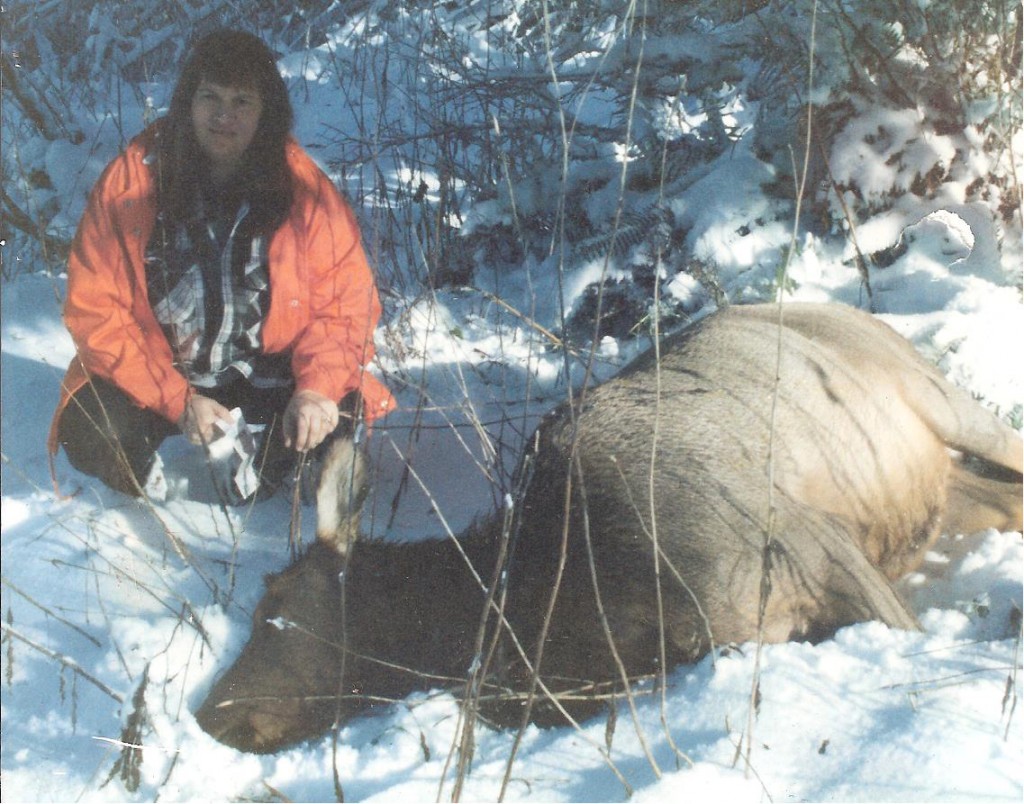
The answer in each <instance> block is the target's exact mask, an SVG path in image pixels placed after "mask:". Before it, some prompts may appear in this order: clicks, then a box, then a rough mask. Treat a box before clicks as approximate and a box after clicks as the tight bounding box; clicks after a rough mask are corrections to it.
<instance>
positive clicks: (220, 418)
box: [178, 394, 231, 444]
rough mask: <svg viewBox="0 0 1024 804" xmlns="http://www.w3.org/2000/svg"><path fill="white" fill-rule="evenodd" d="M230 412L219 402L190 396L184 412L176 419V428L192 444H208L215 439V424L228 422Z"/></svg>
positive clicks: (201, 396)
mask: <svg viewBox="0 0 1024 804" xmlns="http://www.w3.org/2000/svg"><path fill="white" fill-rule="evenodd" d="M230 421H231V411H230V410H228V409H227V408H226V407H224V406H223V405H222V404H220V402H217V401H215V400H213V399H210V398H209V397H208V396H203V395H202V394H192V395H191V396H190V397H189V400H188V403H187V404H186V405H185V412H184V413H182V414H181V418H180V419H178V427H179V428H181V432H182V433H184V434H185V438H187V439H188V440H189V441H191V442H192V443H193V444H209V443H210V442H211V441H213V440H214V439H215V438H216V435H217V433H216V432H215V431H214V426H215V425H216V424H217V422H230Z"/></svg>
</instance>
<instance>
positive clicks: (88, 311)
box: [49, 128, 394, 453]
mask: <svg viewBox="0 0 1024 804" xmlns="http://www.w3.org/2000/svg"><path fill="white" fill-rule="evenodd" d="M153 136H154V130H153V128H150V129H147V130H146V131H144V132H143V133H142V134H141V135H139V136H138V137H136V138H135V139H134V140H133V141H132V142H131V143H129V145H128V147H127V148H126V150H125V151H124V153H122V154H121V155H120V156H118V157H117V158H116V159H114V161H113V162H111V163H110V165H108V166H107V168H106V170H105V171H104V173H103V175H102V176H101V177H100V179H99V181H98V182H97V183H96V186H95V187H94V188H93V190H92V193H91V195H90V197H89V202H88V204H87V207H86V210H85V214H84V215H83V216H82V221H81V223H80V224H79V227H78V232H77V234H76V235H75V240H74V243H73V244H72V247H71V256H70V257H69V259H68V290H67V301H66V302H65V306H64V323H65V324H66V326H67V328H68V330H69V331H70V332H71V336H72V338H73V339H74V342H75V346H76V348H77V351H78V354H77V357H76V358H75V359H74V360H73V361H72V362H71V365H70V366H69V367H68V371H67V374H66V375H65V377H64V382H63V384H62V388H61V401H60V406H59V407H58V409H57V413H56V415H55V416H54V420H53V424H52V426H51V428H50V438H49V447H50V451H51V453H54V452H56V450H57V438H56V431H57V421H58V420H59V417H60V414H61V412H62V411H63V409H64V407H65V405H66V404H67V402H68V400H69V399H70V397H71V395H72V394H74V393H75V391H77V390H78V389H79V388H81V387H82V385H84V384H85V383H86V382H87V381H88V379H89V376H90V375H92V376H96V377H101V378H103V379H106V380H108V381H110V382H112V383H113V384H115V385H116V386H118V387H119V388H121V389H122V390H123V391H125V392H126V393H127V394H128V395H129V396H130V397H131V398H132V399H133V400H134V401H135V402H136V403H137V404H138V405H139V406H140V407H144V408H148V409H150V410H154V411H156V412H157V413H159V414H160V415H162V416H164V417H165V418H166V419H168V420H169V421H171V422H176V421H178V419H179V418H180V417H181V414H182V412H183V411H184V409H185V402H186V397H187V396H188V394H189V391H190V389H189V384H188V380H186V379H185V377H184V376H183V375H182V374H181V373H180V372H179V371H178V369H177V368H175V365H174V358H173V355H172V351H171V346H170V344H169V343H168V342H167V338H166V337H165V336H164V334H163V330H162V329H161V328H160V325H159V323H157V320H156V317H155V316H154V314H153V310H152V308H151V307H150V304H149V299H148V297H147V290H146V278H145V273H144V267H143V266H144V263H143V253H144V251H145V248H146V245H147V243H148V242H149V237H150V233H151V232H152V230H153V226H154V224H155V221H156V193H155V182H154V175H153V168H151V167H150V164H151V162H152V159H151V158H150V157H149V156H148V154H149V153H150V152H151V150H152V149H151V147H150V146H151V144H152V142H153ZM287 158H288V167H289V169H290V170H291V173H292V178H293V184H294V192H295V198H294V202H293V204H292V209H291V212H290V214H289V216H288V219H287V220H286V221H285V222H284V224H282V225H281V227H280V228H279V229H278V230H277V231H276V232H275V233H274V235H273V237H272V238H271V240H270V243H269V252H268V254H269V262H270V266H269V268H270V307H269V311H268V313H267V315H266V318H265V320H264V322H263V328H262V335H261V337H262V347H263V351H264V352H265V353H268V354H271V353H281V352H288V353H290V354H291V366H292V375H293V377H294V379H295V382H296V388H297V390H307V389H308V390H312V391H317V392H318V393H321V394H323V395H324V396H326V397H328V398H330V399H335V400H341V398H342V397H344V396H345V395H346V394H347V393H348V392H350V391H354V390H359V391H360V392H361V393H362V396H363V400H364V403H365V404H364V412H365V415H366V417H367V419H368V420H369V421H371V422H372V421H373V420H374V419H376V418H378V417H380V416H382V415H384V414H385V413H387V412H388V411H389V410H391V408H392V407H393V406H394V400H393V399H392V397H391V394H390V393H389V392H388V390H387V388H385V387H384V385H383V384H382V383H381V382H380V381H378V380H377V379H376V378H375V377H373V376H372V375H371V374H370V373H369V372H368V371H366V366H367V364H368V363H369V361H370V359H371V358H372V357H373V353H374V348H373V330H374V327H375V326H376V324H377V320H378V319H379V317H380V310H381V308H380V301H379V299H378V297H377V289H376V287H375V285H374V281H373V275H372V274H371V272H370V268H369V265H368V264H367V262H366V256H365V254H364V253H363V248H362V245H361V244H360V241H359V228H358V226H357V224H356V220H355V216H354V215H353V213H352V210H351V209H350V208H349V206H348V205H347V204H346V203H345V202H344V201H343V200H342V199H341V196H340V195H339V194H338V192H337V190H336V189H335V188H334V186H333V185H332V184H331V182H330V180H329V179H328V178H327V177H326V176H325V175H324V174H323V172H322V171H321V170H320V169H319V168H318V167H317V166H316V164H315V163H314V162H313V160H312V159H310V158H309V156H308V155H307V154H306V153H305V152H304V151H303V150H302V149H301V148H300V147H299V146H298V144H296V143H295V142H290V143H289V144H288V148H287Z"/></svg>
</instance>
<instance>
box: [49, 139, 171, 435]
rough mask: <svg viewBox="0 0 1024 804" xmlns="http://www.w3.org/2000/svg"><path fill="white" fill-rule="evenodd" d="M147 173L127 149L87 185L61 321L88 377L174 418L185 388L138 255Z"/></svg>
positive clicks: (147, 227)
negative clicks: (151, 306) (88, 190)
mask: <svg viewBox="0 0 1024 804" xmlns="http://www.w3.org/2000/svg"><path fill="white" fill-rule="evenodd" d="M145 170H146V168H145V167H144V166H143V165H142V164H141V153H140V152H138V151H137V150H136V151H132V146H129V152H126V153H125V154H123V155H121V156H120V157H118V158H117V159H116V160H114V162H112V163H111V164H110V165H109V166H108V167H107V169H106V171H105V172H104V174H103V176H102V177H101V178H100V180H99V181H98V182H97V184H96V186H95V187H94V188H93V191H92V193H91V195H90V198H89V202H88V204H87V207H86V211H85V214H84V215H83V217H82V221H81V223H80V224H79V227H78V231H77V233H76V235H75V240H74V242H73V244H72V248H71V254H70V257H69V258H68V290H67V300H66V302H65V306H64V322H65V325H66V326H67V328H68V331H69V332H70V333H71V336H72V338H73V339H74V342H75V346H76V347H77V350H78V356H79V358H80V359H81V361H82V364H83V366H84V368H85V370H86V371H87V372H88V373H89V374H90V375H92V376H95V377H101V378H103V379H106V380H108V381H110V382H112V383H113V384H114V385H116V386H118V387H119V388H120V389H122V390H123V391H125V392H126V393H127V394H128V395H129V396H130V397H131V398H132V399H133V400H134V401H135V402H136V403H137V404H138V405H139V406H140V407H144V408H149V409H152V410H154V411H156V412H157V413H160V414H161V415H162V416H164V417H165V418H167V419H168V420H169V421H172V422H175V421H177V420H178V419H179V418H180V417H181V414H182V411H183V410H184V408H185V400H186V397H187V395H188V391H189V386H188V382H187V380H186V379H185V377H184V376H182V374H181V373H180V372H178V371H177V370H176V369H175V368H174V365H173V361H172V355H171V349H170V346H169V345H168V343H167V340H166V338H165V337H164V335H163V332H162V331H161V330H160V327H159V324H158V323H157V322H156V319H155V317H153V315H152V311H151V310H150V309H149V305H148V302H147V301H146V290H145V277H144V271H143V266H142V259H143V250H144V248H145V242H146V240H147V239H148V237H149V234H150V232H151V231H152V226H153V220H154V217H155V208H154V200H153V198H152V197H151V193H150V192H148V191H149V181H148V180H146V177H144V176H142V174H143V173H144V171H145Z"/></svg>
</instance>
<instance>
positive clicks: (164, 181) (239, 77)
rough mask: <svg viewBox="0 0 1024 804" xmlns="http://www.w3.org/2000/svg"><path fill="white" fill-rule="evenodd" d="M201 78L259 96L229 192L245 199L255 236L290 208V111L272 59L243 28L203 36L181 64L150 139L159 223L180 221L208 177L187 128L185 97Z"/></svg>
mask: <svg viewBox="0 0 1024 804" xmlns="http://www.w3.org/2000/svg"><path fill="white" fill-rule="evenodd" d="M204 79H205V80H207V81H210V82H212V83H214V84H220V85H222V86H227V87H243V88H246V89H255V90H256V91H257V92H259V95H260V99H261V100H262V102H263V112H262V114H261V116H260V122H259V127H258V128H257V129H256V134H255V136H254V137H253V140H252V143H251V144H250V145H249V148H248V150H247V151H246V154H245V158H244V162H243V164H242V169H241V171H240V173H239V177H238V180H237V182H238V186H237V187H236V188H235V189H236V190H237V192H238V193H240V194H241V195H242V196H243V197H244V198H245V199H246V200H247V201H248V202H249V205H250V216H251V218H250V220H251V221H252V223H253V224H254V225H255V227H256V231H258V232H262V233H264V234H270V233H272V232H273V231H274V230H275V229H277V227H278V226H280V225H281V224H282V223H283V222H284V220H285V218H286V217H287V215H288V210H289V209H290V208H291V204H292V184H291V175H290V173H289V171H288V165H287V161H286V158H285V143H286V142H287V139H288V135H289V133H290V132H291V127H292V120H293V112H292V105H291V101H290V100H289V99H288V89H287V87H286V86H285V83H284V80H283V79H282V78H281V75H280V73H278V71H277V64H276V60H275V58H274V54H273V53H272V52H271V50H270V48H268V47H267V46H266V45H265V44H264V43H263V42H262V41H261V40H260V39H258V38H257V37H255V36H253V35H252V34H248V33H245V32H244V31H231V30H222V31H215V32H213V33H210V34H207V35H206V36H204V37H203V38H202V39H200V40H199V41H198V42H197V43H196V45H195V46H194V47H193V49H192V52H191V55H190V56H189V58H188V60H187V61H186V62H185V67H184V69H183V70H182V72H181V76H180V78H179V79H178V84H177V86H176V87H175V89H174V95H173V96H172V97H171V108H170V111H169V112H168V114H167V116H166V117H165V118H164V119H163V120H162V121H161V124H160V130H159V136H158V140H157V142H158V145H157V151H158V155H159V179H158V188H159V189H158V203H159V207H160V210H161V212H162V213H163V215H164V219H165V221H168V222H174V221H183V220H186V219H187V218H188V217H189V216H190V214H192V213H193V212H194V210H195V203H196V198H197V196H198V192H199V190H200V188H201V187H202V185H203V182H204V178H205V176H207V175H208V173H209V172H208V170H207V168H206V158H205V157H204V155H203V153H202V151H201V150H200V147H199V142H198V141H197V140H196V136H195V132H194V130H193V127H192V96H193V95H195V92H196V89H197V88H198V87H199V84H200V82H202V81H203V80H204Z"/></svg>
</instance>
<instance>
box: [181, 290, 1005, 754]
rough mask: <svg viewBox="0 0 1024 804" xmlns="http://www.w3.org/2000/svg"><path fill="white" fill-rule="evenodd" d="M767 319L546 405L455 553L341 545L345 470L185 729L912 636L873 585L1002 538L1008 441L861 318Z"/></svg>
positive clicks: (719, 317)
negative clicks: (947, 549)
mask: <svg viewBox="0 0 1024 804" xmlns="http://www.w3.org/2000/svg"><path fill="white" fill-rule="evenodd" d="M779 320H780V311H779V308H778V307H776V306H748V307H732V308H730V309H727V310H725V311H723V312H720V313H718V314H716V315H713V316H711V317H709V318H707V319H705V320H704V321H702V322H700V323H699V324H697V325H695V326H693V327H691V328H689V329H687V330H686V331H684V332H682V333H680V334H679V335H677V336H675V337H673V338H670V339H668V340H666V341H665V342H664V343H663V344H662V346H661V350H660V359H658V358H657V357H656V355H655V354H654V353H653V352H651V353H648V354H647V355H645V356H642V357H641V358H639V359H638V360H637V361H635V362H634V363H633V364H632V365H630V366H629V367H627V368H626V369H625V370H623V371H622V372H621V373H620V374H619V375H618V376H617V377H615V378H614V379H612V380H610V381H609V382H607V383H605V384H603V385H601V386H599V387H597V388H595V389H592V390H589V391H588V392H586V393H585V394H581V395H580V396H579V398H578V400H577V401H576V404H575V405H574V406H570V405H569V404H564V405H562V406H561V407H559V408H557V409H556V410H554V411H553V412H552V413H550V414H549V415H548V416H547V417H545V418H544V420H543V421H542V422H541V424H540V426H539V427H538V429H537V431H536V433H535V434H534V436H533V437H532V438H531V439H530V440H529V442H528V448H527V450H526V454H525V456H524V457H523V460H522V464H521V468H520V470H519V477H518V483H519V489H520V490H519V492H518V494H517V497H516V499H515V501H514V505H513V507H512V510H511V514H509V513H508V512H502V513H500V514H498V515H496V516H495V517H494V518H493V519H491V520H490V521H487V522H484V523H482V524H480V525H479V526H477V527H474V528H473V529H472V530H471V532H469V533H466V534H463V536H462V537H460V538H459V539H458V540H456V539H446V540H440V541H426V542H419V543H413V544H396V543H386V542H383V541H379V540H368V539H361V538H357V535H356V533H355V530H354V528H355V525H354V523H355V522H356V521H357V516H356V515H357V513H358V512H357V511H355V512H353V511H352V510H348V509H346V508H345V506H346V502H347V500H349V499H350V498H353V497H360V496H361V495H360V494H359V493H358V489H356V490H353V488H352V478H354V477H361V476H362V470H361V469H360V470H358V471H355V472H354V471H353V470H352V465H351V461H352V454H351V453H347V455H348V458H347V459H346V460H341V461H337V462H336V466H337V467H338V470H337V471H335V472H334V473H333V478H334V479H333V480H332V479H331V478H332V473H330V472H328V473H325V476H324V477H325V479H324V482H325V483H335V482H338V483H340V488H341V489H343V493H334V492H333V491H331V492H326V491H324V493H323V495H322V496H321V502H322V503H323V502H324V500H326V499H328V498H329V497H330V498H331V499H333V502H334V504H335V505H336V506H338V507H339V508H340V512H339V511H324V512H321V513H322V516H323V517H324V520H325V521H326V520H329V521H331V522H332V523H334V524H332V525H331V527H330V528H327V529H326V531H321V532H320V535H319V538H318V540H317V542H316V543H315V544H314V545H313V546H312V547H311V549H310V550H309V551H308V552H307V553H306V554H305V555H304V556H303V557H302V558H300V559H299V560H298V561H297V562H295V563H294V564H293V565H292V566H290V567H289V568H287V569H285V570H284V571H283V572H282V573H280V574H279V575H276V576H274V577H272V578H271V579H270V580H269V581H268V583H267V591H266V595H265V597H264V598H263V600H262V602H261V603H260V604H259V607H258V609H257V611H256V613H255V615H254V617H253V632H252V637H251V638H250V640H249V643H248V644H247V645H246V646H245V649H244V650H243V652H242V654H241V656H240V657H239V658H238V660H237V661H236V662H235V664H234V665H233V666H232V667H231V668H229V669H228V670H227V672H226V673H224V675H223V676H222V677H221V678H220V680H219V681H218V682H217V683H216V685H215V686H214V688H213V690H212V691H211V692H210V694H209V696H208V697H207V699H206V701H205V702H204V703H203V705H202V707H201V708H200V709H199V712H198V715H197V717H198V719H199V723H200V724H201V725H202V727H203V728H204V729H206V730H207V731H208V732H209V733H211V734H212V735H214V736H215V737H216V738H217V739H219V740H221V741H223V742H225V743H228V744H229V745H233V746H236V747H238V748H240V749H243V750H247V751H274V750H277V749H278V748H281V747H283V746H286V745H288V744H291V743H294V742H297V741H299V740H302V739H305V738H309V737H313V736H316V735H317V734H320V733H322V732H323V731H324V730H326V729H327V728H329V727H330V726H331V725H332V724H333V723H340V722H344V721H345V720H346V719H348V718H350V717H352V716H353V715H355V714H357V713H360V712H364V711H366V710H367V709H369V708H372V707H373V706H375V705H377V704H380V703H387V702H390V701H394V700H397V699H400V698H402V697H403V696H405V695H407V694H408V693H409V692H411V691H413V690H417V689H430V688H437V687H450V688H452V689H457V688H463V689H465V690H471V691H472V693H473V694H474V695H478V696H479V702H478V703H479V711H480V712H481V714H482V715H483V716H484V717H487V718H490V719H492V720H493V721H494V722H497V723H499V724H501V723H512V722H518V720H519V719H520V718H521V717H522V716H523V712H524V707H525V706H526V704H525V700H526V697H525V696H524V694H523V693H524V692H526V691H529V690H530V689H531V682H532V670H533V669H534V668H537V669H539V679H540V683H539V684H538V685H536V687H535V689H536V692H537V698H536V701H535V702H533V703H532V704H531V705H530V707H529V710H528V711H527V712H526V715H527V716H528V717H529V718H530V719H531V720H533V721H534V722H538V723H553V722H559V721H561V720H562V719H563V718H564V717H565V716H566V715H571V716H573V717H576V718H579V717H582V716H585V715H588V714H591V713H594V712H597V711H599V710H600V708H601V707H604V706H607V705H608V698H609V696H610V695H611V694H613V693H614V694H619V695H621V693H622V691H623V689H624V688H625V683H626V681H625V680H626V679H627V678H628V679H629V680H630V683H631V684H632V682H633V681H634V680H635V679H636V678H638V677H644V676H652V675H656V674H657V673H658V672H659V671H660V669H661V668H662V667H668V668H671V667H674V666H676V665H679V664H681V663H687V662H694V661H696V660H698V659H700V658H701V657H702V656H704V655H705V654H707V653H708V652H709V651H710V650H712V649H713V648H714V647H715V646H716V645H723V644H728V643H743V642H747V641H751V640H754V639H756V638H757V637H758V635H759V633H760V634H761V635H762V636H763V638H764V639H766V640H768V641H773V642H778V641H784V640H821V639H825V638H827V637H829V636H830V635H831V634H833V633H834V632H835V630H836V629H837V628H839V627H841V626H844V625H847V624H851V623H855V622H859V621H864V620H880V621H881V622H884V623H887V624H888V625H890V626H892V627H894V628H903V629H914V628H917V627H918V626H917V621H916V620H915V618H914V616H913V615H912V614H911V613H910V612H909V611H908V610H907V608H906V607H905V606H904V604H903V603H902V601H901V600H900V598H899V597H898V596H897V594H896V593H895V592H894V590H893V587H892V585H891V581H893V580H895V579H897V578H899V577H900V576H902V575H904V574H905V573H907V572H908V571H910V570H911V569H913V568H914V567H916V566H917V565H918V564H919V562H920V561H921V560H922V558H923V555H924V553H925V551H926V550H927V548H928V547H929V545H930V544H931V543H932V542H933V540H934V539H935V538H936V537H937V535H938V534H939V533H940V532H941V531H943V530H949V529H954V530H955V529H957V528H961V527H968V526H969V527H970V528H972V529H981V528H986V527H998V528H1001V529H1004V530H1007V529H1020V527H1021V493H1022V490H1021V465H1022V443H1021V439H1020V437H1019V436H1018V434H1017V433H1016V432H1014V431H1013V430H1012V429H1011V428H1010V427H1008V426H1006V425H1005V424H1003V423H1002V422H1001V421H999V420H998V419H997V418H996V417H995V416H994V415H992V414H991V413H989V412H988V411H986V410H984V409H983V408H982V407H981V406H979V405H978V404H977V403H976V402H975V401H974V400H972V399H971V397H970V396H969V394H967V393H966V392H964V391H962V390H960V389H957V388H955V387H954V386H952V385H951V384H950V383H948V382H947V381H946V380H945V379H944V378H943V377H942V376H941V375H940V374H939V373H938V372H937V371H936V370H935V369H934V368H933V367H931V366H930V365H928V364H927V363H926V362H925V361H924V360H922V359H921V358H920V357H919V356H918V354H917V353H916V352H915V351H914V349H913V348H912V347H911V346H910V345H909V344H908V343H907V342H906V341H905V340H904V339H903V338H901V337H900V336H898V335H897V334H896V333H895V332H894V331H893V330H892V329H890V328H889V327H888V326H886V325H885V324H883V323H881V322H879V321H877V320H876V319H874V318H872V317H871V316H869V315H867V314H864V313H861V312H858V311H856V310H853V309H850V308H846V307H842V306H838V305H814V304H788V305H785V306H784V308H783V309H782V311H781V321H782V326H781V329H780V327H779ZM776 372H777V373H776ZM776 377H777V378H778V379H777V380H776ZM964 457H968V458H969V461H968V460H963V459H962V458H964ZM978 466H982V467H985V468H986V470H987V471H984V472H976V471H975V468H976V467H978ZM322 491H323V490H322ZM332 529H333V531H334V532H333V535H332V533H329V532H327V531H331V530H332ZM765 572H767V581H768V582H767V583H766V584H762V579H763V577H764V574H765ZM659 585H660V596H659ZM553 594H554V595H555V597H554V603H553V607H552V609H551V612H550V618H549V619H548V620H546V613H547V610H548V607H549V605H551V601H552V599H553V598H552V595H553ZM659 611H662V612H663V615H662V616H659ZM759 611H761V612H762V615H761V617H762V619H761V621H760V622H759ZM485 612H486V616H485V615H484V613H485ZM498 612H500V614H499V613H498ZM542 648H543V650H541V649H542ZM467 680H468V681H467ZM556 701H557V703H556Z"/></svg>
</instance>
